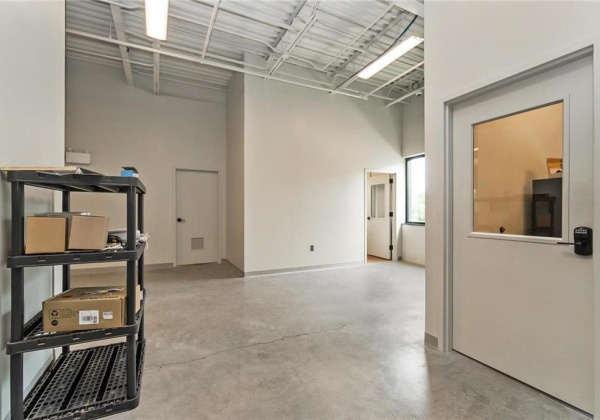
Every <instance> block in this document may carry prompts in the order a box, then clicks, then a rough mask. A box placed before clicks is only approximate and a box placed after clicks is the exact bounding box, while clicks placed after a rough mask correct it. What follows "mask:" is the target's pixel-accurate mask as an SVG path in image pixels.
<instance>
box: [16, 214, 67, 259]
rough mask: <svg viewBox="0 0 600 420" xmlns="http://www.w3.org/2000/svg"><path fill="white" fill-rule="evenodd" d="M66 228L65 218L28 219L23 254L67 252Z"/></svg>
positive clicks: (33, 217) (34, 217)
mask: <svg viewBox="0 0 600 420" xmlns="http://www.w3.org/2000/svg"><path fill="white" fill-rule="evenodd" d="M67 228H68V224H67V219H66V218H65V217H44V216H41V217H40V216H30V217H28V218H27V229H26V234H25V254H49V253H55V252H65V251H66V250H67Z"/></svg>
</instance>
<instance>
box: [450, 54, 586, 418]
mask: <svg viewBox="0 0 600 420" xmlns="http://www.w3.org/2000/svg"><path fill="white" fill-rule="evenodd" d="M592 77H593V75H592V57H591V56H588V57H585V58H581V59H578V60H577V61H575V62H571V63H568V64H565V65H562V66H560V67H559V68H555V69H552V70H549V71H546V72H544V73H543V74H539V75H536V76H532V77H530V78H528V79H527V80H524V81H521V82H518V83H514V84H512V85H510V86H507V87H503V88H500V89H497V90H495V91H494V92H491V93H487V94H484V95H482V96H480V97H477V98H474V99H470V100H468V101H466V102H464V103H461V104H460V105H457V106H455V107H454V109H453V114H452V115H453V158H454V162H453V180H454V181H453V204H454V207H453V220H454V222H453V347H454V349H455V350H457V351H459V352H461V353H464V354H466V355H468V356H470V357H472V358H474V359H476V360H479V361H481V362H483V363H485V364H487V365H489V366H491V367H493V368H495V369H498V370H500V371H502V372H504V373H506V374H508V375H510V376H513V377H515V378H517V379H519V380H521V381H523V382H525V383H527V384H529V385H532V386H534V387H536V388H538V389H540V390H542V391H544V392H546V393H548V394H550V395H553V396H555V397H557V398H559V399H561V400H563V401H566V402H567V403H569V404H572V405H573V406H575V407H578V408H580V409H582V410H585V411H587V412H590V413H591V412H592V410H593V390H594V382H593V372H594V369H593V367H594V365H593V335H594V334H593V329H592V327H593V300H592V298H593V283H592V282H593V273H592V257H589V256H588V257H584V256H578V255H575V254H574V249H573V247H572V246H561V245H557V242H559V241H569V242H573V229H574V228H575V227H577V226H590V227H591V226H593V208H592V204H593V161H592V159H593V125H592V122H593V115H592V112H593V111H592V104H593V97H592V91H593V89H592ZM534 108H535V109H534ZM525 110H529V111H528V112H523V111H525ZM502 117H504V118H502ZM523 123H524V124H523ZM561 134H562V136H561ZM557 136H558V137H557ZM556 138H558V147H557V146H556V141H555V139H556ZM561 142H563V144H562V145H561V144H560V143H561ZM561 155H562V156H561ZM561 157H562V159H563V170H562V171H563V175H562V178H561V177H560V171H559V169H560V163H559V162H560V158H561ZM550 172H558V173H554V174H550ZM561 185H562V187H561ZM556 187H557V188H558V192H556ZM552 188H555V190H552ZM561 194H562V198H561V197H559V195H561ZM561 202H562V203H561Z"/></svg>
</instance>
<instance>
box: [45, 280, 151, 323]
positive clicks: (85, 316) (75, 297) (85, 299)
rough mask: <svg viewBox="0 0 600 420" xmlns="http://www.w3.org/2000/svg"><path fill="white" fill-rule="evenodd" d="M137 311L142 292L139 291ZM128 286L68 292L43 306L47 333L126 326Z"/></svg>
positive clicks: (136, 298)
mask: <svg viewBox="0 0 600 420" xmlns="http://www.w3.org/2000/svg"><path fill="white" fill-rule="evenodd" d="M135 300H136V312H137V311H139V309H140V289H139V286H137V288H136V294H135ZM126 312H127V292H126V288H125V287H115V286H105V287H80V288H75V289H70V290H67V291H66V292H63V293H61V294H59V295H57V296H54V297H52V298H50V299H48V300H46V301H45V302H44V303H43V306H42V313H43V328H44V332H60V331H78V330H95V329H100V328H116V327H122V326H124V325H125V324H126V319H127V317H126Z"/></svg>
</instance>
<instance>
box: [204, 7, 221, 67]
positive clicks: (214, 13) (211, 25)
mask: <svg viewBox="0 0 600 420" xmlns="http://www.w3.org/2000/svg"><path fill="white" fill-rule="evenodd" d="M219 3H221V0H216V1H215V6H214V7H213V11H212V14H211V15H210V23H209V24H208V30H207V31H206V38H205V39H204V46H203V47H202V54H201V55H200V60H201V61H204V56H205V55H206V50H208V44H209V42H210V36H211V35H212V31H213V28H214V27H215V21H216V20H217V13H219Z"/></svg>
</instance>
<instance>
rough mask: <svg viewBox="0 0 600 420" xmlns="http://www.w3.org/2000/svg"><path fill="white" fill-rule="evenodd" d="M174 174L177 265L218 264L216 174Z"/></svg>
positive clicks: (217, 187)
mask: <svg viewBox="0 0 600 420" xmlns="http://www.w3.org/2000/svg"><path fill="white" fill-rule="evenodd" d="M176 173H177V175H176V176H177V179H176V184H177V198H176V199H177V203H176V216H175V217H176V218H177V223H176V225H177V233H176V234H177V265H185V264H201V263H211V262H219V205H218V202H219V201H218V199H219V183H218V177H217V173H216V172H200V171H185V170H177V171H176Z"/></svg>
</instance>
